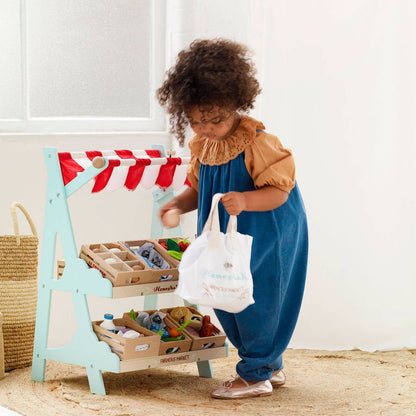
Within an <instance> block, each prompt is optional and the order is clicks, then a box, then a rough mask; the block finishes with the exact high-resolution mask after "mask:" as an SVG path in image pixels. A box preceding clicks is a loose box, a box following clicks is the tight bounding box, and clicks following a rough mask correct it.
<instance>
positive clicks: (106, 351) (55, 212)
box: [32, 145, 227, 395]
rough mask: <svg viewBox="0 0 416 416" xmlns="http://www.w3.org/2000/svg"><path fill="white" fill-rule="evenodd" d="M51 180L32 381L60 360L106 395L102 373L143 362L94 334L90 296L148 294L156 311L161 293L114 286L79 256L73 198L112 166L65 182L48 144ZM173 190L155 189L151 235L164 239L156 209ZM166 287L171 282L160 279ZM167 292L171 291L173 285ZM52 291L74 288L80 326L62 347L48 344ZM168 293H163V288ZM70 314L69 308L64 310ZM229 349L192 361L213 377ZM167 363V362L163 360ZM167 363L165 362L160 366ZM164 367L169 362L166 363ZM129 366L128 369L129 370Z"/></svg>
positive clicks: (139, 366)
mask: <svg viewBox="0 0 416 416" xmlns="http://www.w3.org/2000/svg"><path fill="white" fill-rule="evenodd" d="M153 148H156V149H158V150H160V152H161V155H164V157H166V151H165V148H164V147H163V146H159V145H155V146H153ZM43 153H44V158H45V163H46V169H47V175H48V184H47V191H46V207H45V221H44V229H43V240H42V254H41V261H40V270H39V291H38V302H37V314H36V329H35V340H34V349H33V361H32V380H36V381H41V382H43V381H44V380H45V366H46V360H52V361H59V362H64V363H68V364H73V365H78V366H82V367H85V368H86V371H87V376H88V382H89V386H90V390H91V392H92V393H95V394H102V395H105V394H106V392H105V386H104V381H103V377H102V371H109V372H113V373H120V372H123V371H135V370H136V369H137V370H140V369H142V368H144V365H143V362H144V361H143V360H139V361H137V365H136V364H135V363H134V362H133V363H130V364H129V363H125V362H124V361H123V362H122V366H120V358H119V357H118V356H117V355H116V354H114V353H112V352H111V350H110V347H109V345H108V344H107V343H105V342H103V341H99V340H98V338H97V336H96V335H95V333H94V331H93V329H92V324H91V318H90V313H89V309H88V303H87V295H94V296H102V297H107V298H119V297H126V296H145V298H144V299H145V300H144V309H145V310H151V309H157V296H158V295H157V294H152V295H149V293H151V290H152V288H151V285H150V286H149V285H147V287H145V286H146V285H143V286H144V287H143V288H141V289H140V288H139V287H138V286H135V287H134V288H132V289H131V290H130V291H129V290H127V291H126V289H119V290H118V291H117V289H118V288H114V287H113V286H112V284H111V282H110V281H109V280H108V279H103V278H102V275H101V273H100V272H99V271H98V270H96V269H93V268H89V267H88V266H87V264H86V262H85V261H84V260H82V259H80V258H79V257H78V250H77V247H76V244H75V238H74V232H73V228H72V222H71V217H70V213H69V208H68V202H67V200H68V198H69V196H70V195H72V194H73V193H74V192H76V191H77V190H78V189H80V188H81V187H82V186H84V185H85V184H86V183H87V182H88V181H90V180H91V179H93V178H94V177H95V176H97V175H98V174H99V173H100V172H101V171H103V170H104V169H105V168H106V167H107V166H108V160H107V159H105V160H106V163H105V165H104V166H103V167H102V168H100V169H97V168H95V167H94V166H92V165H91V166H90V167H89V168H87V169H86V170H84V171H83V172H81V173H80V174H79V175H78V176H77V177H76V178H75V179H73V180H72V181H71V182H70V183H68V184H67V185H64V182H63V179H62V173H61V168H60V164H59V158H58V153H57V150H56V149H55V148H53V147H46V148H44V151H43ZM173 195H174V194H173V190H171V189H168V190H162V189H157V190H156V191H154V192H153V213H152V227H151V238H161V237H163V235H164V232H165V230H164V228H163V226H162V224H161V223H160V221H159V220H158V216H157V213H158V211H159V209H160V207H161V206H162V205H164V204H165V203H166V202H167V201H169V200H170V199H171V198H172V197H173ZM169 231H170V233H169V234H170V235H171V236H174V235H175V234H176V235H182V227H181V226H180V225H179V226H178V227H176V228H173V229H171V230H169ZM58 234H59V236H60V241H61V244H62V249H63V254H64V259H65V268H64V271H63V275H62V277H61V278H60V279H59V280H56V279H54V263H55V251H56V237H57V235H58ZM161 283H163V285H165V286H166V285H167V284H169V282H161ZM166 288H167V289H166V291H167V292H169V291H172V290H173V289H172V288H169V285H168V286H166ZM52 290H61V291H66V292H69V293H70V294H71V296H72V302H73V306H74V310H75V317H76V321H77V330H76V332H75V334H74V335H73V337H72V339H71V340H70V342H69V343H68V344H67V345H65V346H63V347H60V348H49V347H48V332H49V319H50V312H51V298H52ZM163 293H164V292H163ZM62 313H65V311H62ZM226 355H227V348H226V347H224V348H221V350H218V351H216V352H215V353H213V352H211V351H209V352H208V350H207V352H204V351H201V352H200V353H199V354H196V353H193V354H190V359H191V360H193V361H196V362H197V365H198V370H199V375H200V376H201V377H213V373H212V367H211V363H210V361H209V358H218V356H226ZM151 362H152V364H151V366H152V367H155V366H156V367H157V366H158V365H157V362H158V360H157V359H156V357H153V359H152V360H151ZM160 362H161V363H162V361H160ZM161 365H162V364H161ZM163 365H165V364H163ZM148 368H150V364H149V366H148ZM126 369H127V370H126Z"/></svg>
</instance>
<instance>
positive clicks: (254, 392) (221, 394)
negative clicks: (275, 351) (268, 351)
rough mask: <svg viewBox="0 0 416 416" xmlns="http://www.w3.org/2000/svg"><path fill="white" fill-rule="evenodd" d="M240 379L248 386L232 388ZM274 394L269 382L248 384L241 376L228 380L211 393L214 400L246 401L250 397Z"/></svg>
mask: <svg viewBox="0 0 416 416" xmlns="http://www.w3.org/2000/svg"><path fill="white" fill-rule="evenodd" d="M238 379H240V380H241V381H243V383H244V384H245V385H246V386H245V387H232V385H233V381H236V380H238ZM272 393H273V387H272V385H271V383H270V381H269V380H265V381H259V382H258V383H255V384H248V383H247V381H246V380H244V379H242V378H241V377H239V376H236V377H234V378H232V379H231V380H228V381H226V382H225V383H224V385H222V386H221V387H219V388H218V389H216V390H214V391H213V392H212V393H211V397H213V398H214V399H245V398H248V397H261V396H270V395H271V394H272Z"/></svg>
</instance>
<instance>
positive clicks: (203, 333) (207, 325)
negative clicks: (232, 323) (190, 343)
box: [199, 315, 214, 337]
mask: <svg viewBox="0 0 416 416" xmlns="http://www.w3.org/2000/svg"><path fill="white" fill-rule="evenodd" d="M213 333H214V325H212V323H211V318H210V316H209V315H204V317H203V318H202V328H201V330H200V331H199V336H200V337H211V336H212V335H213Z"/></svg>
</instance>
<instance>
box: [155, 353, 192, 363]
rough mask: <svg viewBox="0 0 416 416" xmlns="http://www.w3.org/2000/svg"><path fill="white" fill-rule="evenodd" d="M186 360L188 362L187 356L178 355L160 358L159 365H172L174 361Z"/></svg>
mask: <svg viewBox="0 0 416 416" xmlns="http://www.w3.org/2000/svg"><path fill="white" fill-rule="evenodd" d="M186 360H189V354H187V355H178V356H177V357H169V358H161V359H160V364H165V363H174V362H175V361H186Z"/></svg>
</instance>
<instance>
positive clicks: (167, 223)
mask: <svg viewBox="0 0 416 416" xmlns="http://www.w3.org/2000/svg"><path fill="white" fill-rule="evenodd" d="M169 211H171V212H172V211H174V215H170V214H169V215H166V214H167V213H168V212H169ZM172 214H173V212H172ZM181 214H183V212H182V211H181V210H180V209H179V208H178V206H177V205H176V201H175V199H172V200H171V201H169V202H168V203H167V204H165V205H163V207H162V208H160V210H159V219H160V222H161V223H162V224H163V226H164V227H166V228H172V227H176V225H178V224H176V221H174V222H172V220H173V218H174V217H176V215H178V216H179V215H181Z"/></svg>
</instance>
